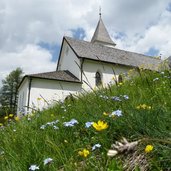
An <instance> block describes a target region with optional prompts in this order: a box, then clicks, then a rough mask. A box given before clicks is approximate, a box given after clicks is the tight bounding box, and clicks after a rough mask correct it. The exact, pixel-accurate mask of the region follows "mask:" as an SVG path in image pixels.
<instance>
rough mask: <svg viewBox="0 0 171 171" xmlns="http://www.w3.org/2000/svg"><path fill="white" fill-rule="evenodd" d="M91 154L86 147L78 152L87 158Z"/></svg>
mask: <svg viewBox="0 0 171 171" xmlns="http://www.w3.org/2000/svg"><path fill="white" fill-rule="evenodd" d="M89 154H90V152H89V151H88V150H87V149H84V150H82V151H79V152H78V155H79V156H82V157H85V158H86V157H87V156H88V155H89Z"/></svg>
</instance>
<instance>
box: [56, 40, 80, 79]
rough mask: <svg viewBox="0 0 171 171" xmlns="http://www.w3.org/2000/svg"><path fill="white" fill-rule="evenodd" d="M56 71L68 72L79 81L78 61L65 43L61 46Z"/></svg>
mask: <svg viewBox="0 0 171 171" xmlns="http://www.w3.org/2000/svg"><path fill="white" fill-rule="evenodd" d="M58 70H69V71H70V72H71V73H72V74H73V75H75V76H76V77H77V78H78V79H81V71H80V60H79V59H78V58H77V56H76V55H75V53H74V52H73V50H72V49H71V48H70V46H69V45H68V44H67V43H66V41H64V44H63V48H62V53H61V57H60V61H59V66H58Z"/></svg>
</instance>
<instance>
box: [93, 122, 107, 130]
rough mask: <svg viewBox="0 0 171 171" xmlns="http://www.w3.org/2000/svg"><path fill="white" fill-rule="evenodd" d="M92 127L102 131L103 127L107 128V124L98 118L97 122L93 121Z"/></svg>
mask: <svg viewBox="0 0 171 171" xmlns="http://www.w3.org/2000/svg"><path fill="white" fill-rule="evenodd" d="M93 127H94V128H95V129H96V130H97V131H102V130H103V129H107V128H108V124H107V123H106V122H103V121H101V120H99V121H98V122H97V123H96V122H94V123H93Z"/></svg>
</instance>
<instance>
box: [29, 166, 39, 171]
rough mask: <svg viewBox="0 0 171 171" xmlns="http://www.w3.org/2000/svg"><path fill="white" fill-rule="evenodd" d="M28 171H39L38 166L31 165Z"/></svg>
mask: <svg viewBox="0 0 171 171" xmlns="http://www.w3.org/2000/svg"><path fill="white" fill-rule="evenodd" d="M29 170H32V171H34V170H39V166H36V165H31V166H30V167H29Z"/></svg>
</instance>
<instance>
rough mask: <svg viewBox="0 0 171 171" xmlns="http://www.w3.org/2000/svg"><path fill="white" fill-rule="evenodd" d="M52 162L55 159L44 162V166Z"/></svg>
mask: <svg viewBox="0 0 171 171" xmlns="http://www.w3.org/2000/svg"><path fill="white" fill-rule="evenodd" d="M52 161H53V159H51V158H47V159H45V160H44V161H43V162H44V165H47V164H49V163H51V162H52Z"/></svg>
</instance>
